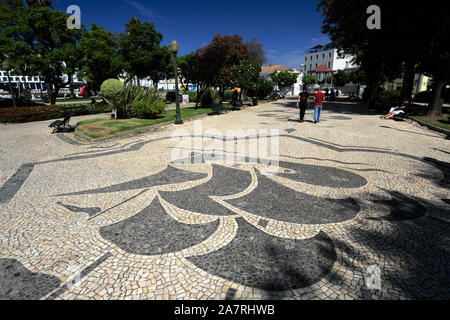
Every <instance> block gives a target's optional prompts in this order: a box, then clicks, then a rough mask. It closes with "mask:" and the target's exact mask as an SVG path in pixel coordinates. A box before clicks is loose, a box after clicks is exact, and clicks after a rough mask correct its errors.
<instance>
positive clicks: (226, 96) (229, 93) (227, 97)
mask: <svg viewBox="0 0 450 320" xmlns="http://www.w3.org/2000/svg"><path fill="white" fill-rule="evenodd" d="M233 92H234V91H233V90H225V92H224V93H223V98H224V100H232V99H233Z"/></svg>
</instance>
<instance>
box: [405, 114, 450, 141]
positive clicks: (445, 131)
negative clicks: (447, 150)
mask: <svg viewBox="0 0 450 320" xmlns="http://www.w3.org/2000/svg"><path fill="white" fill-rule="evenodd" d="M405 118H406V119H408V120H410V121H412V122H417V123H418V124H420V125H421V126H424V127H427V128H428V129H430V130H433V131H437V132H440V133H443V134H446V135H447V138H446V139H450V130H446V129H444V128H439V127H436V126H434V125H432V124H429V123H427V122H423V121H420V120H417V119H412V118H410V117H405Z"/></svg>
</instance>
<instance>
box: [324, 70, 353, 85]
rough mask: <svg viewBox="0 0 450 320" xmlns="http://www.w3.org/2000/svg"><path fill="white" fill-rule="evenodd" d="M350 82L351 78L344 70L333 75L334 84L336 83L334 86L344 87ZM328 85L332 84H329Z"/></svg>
mask: <svg viewBox="0 0 450 320" xmlns="http://www.w3.org/2000/svg"><path fill="white" fill-rule="evenodd" d="M348 82H350V76H349V74H348V73H346V72H345V71H344V70H338V71H337V72H336V73H335V74H334V75H333V83H334V85H336V86H338V87H343V86H345V84H347V83H348ZM328 83H330V82H328Z"/></svg>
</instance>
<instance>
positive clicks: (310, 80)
mask: <svg viewBox="0 0 450 320" xmlns="http://www.w3.org/2000/svg"><path fill="white" fill-rule="evenodd" d="M303 83H304V84H313V83H317V77H316V76H310V75H306V76H303Z"/></svg>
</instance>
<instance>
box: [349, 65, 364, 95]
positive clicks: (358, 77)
mask: <svg viewBox="0 0 450 320" xmlns="http://www.w3.org/2000/svg"><path fill="white" fill-rule="evenodd" d="M348 77H349V80H350V81H351V82H352V83H354V84H356V85H357V86H358V88H357V90H356V94H357V95H359V91H360V88H361V84H363V83H364V81H365V79H366V74H365V72H364V71H363V70H361V69H360V68H358V69H356V70H354V71H352V72H350V74H349V75H348Z"/></svg>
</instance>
